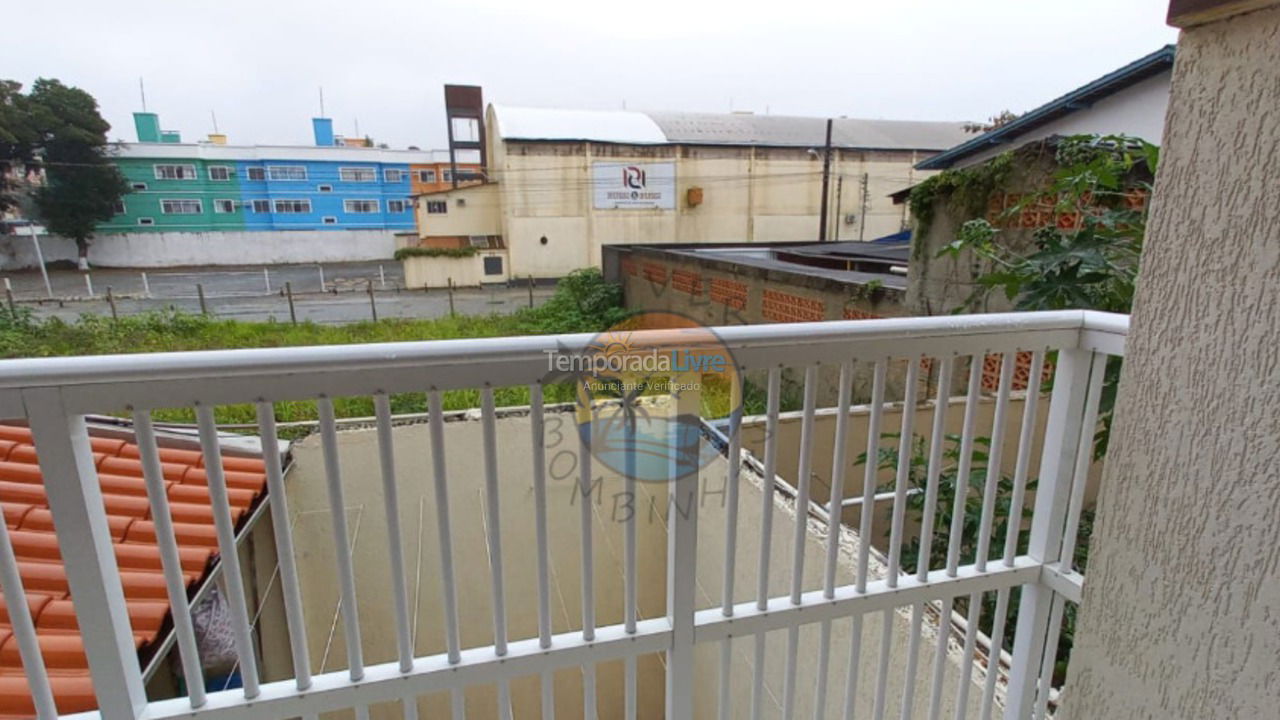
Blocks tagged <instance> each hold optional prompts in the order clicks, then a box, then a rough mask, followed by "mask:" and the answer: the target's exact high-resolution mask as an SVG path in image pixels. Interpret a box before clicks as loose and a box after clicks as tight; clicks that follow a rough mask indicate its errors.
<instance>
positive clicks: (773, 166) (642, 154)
mask: <svg viewBox="0 0 1280 720" xmlns="http://www.w3.org/2000/svg"><path fill="white" fill-rule="evenodd" d="M489 137H490V139H491V146H492V147H491V156H490V166H491V177H492V178H493V179H494V180H496V181H497V187H498V188H499V190H498V196H499V197H500V199H501V200H500V202H501V206H502V215H503V218H502V226H503V235H504V236H505V238H506V241H507V244H508V247H509V248H511V250H512V255H511V262H512V273H513V274H515V275H526V274H533V275H535V276H538V277H547V276H559V275H564V274H566V273H568V272H569V271H571V270H574V269H577V268H580V267H584V266H588V265H598V264H599V262H600V247H601V246H602V245H608V244H622V243H646V244H650V243H717V242H778V241H806V240H815V239H816V238H817V236H818V232H819V228H818V225H819V212H820V206H821V200H822V163H821V160H820V159H819V158H816V157H815V156H814V155H812V154H810V153H809V152H808V151H807V149H805V148H751V147H714V146H712V147H705V146H665V145H664V146H632V145H611V144H607V143H584V142H519V141H505V140H503V139H502V137H501V135H500V133H499V132H498V130H497V128H496V126H495V124H494V122H493V120H492V117H490V119H489ZM923 156H924V155H923V154H917V153H913V152H911V151H893V152H888V151H855V150H838V151H836V152H834V153H833V161H832V168H831V182H830V184H829V187H828V189H827V192H828V201H829V209H830V218H829V225H828V237H830V238H832V239H835V238H839V239H842V240H857V239H860V238H861V239H866V240H871V239H874V238H877V237H881V236H883V235H888V234H891V233H895V232H898V231H899V230H901V229H902V228H903V227H904V223H905V222H906V216H905V212H906V210H905V206H902V205H894V204H893V203H892V200H890V198H889V197H888V196H889V195H890V194H891V193H893V192H895V191H897V190H901V189H902V188H904V187H908V186H910V185H911V184H912V183H914V182H918V181H919V180H920V179H923V178H924V177H926V176H927V175H928V174H929V173H921V172H919V171H916V170H913V169H912V165H914V164H915V162H917V161H918V160H919V159H920V158H921V157H923ZM597 161H609V162H635V163H646V162H673V163H675V164H676V185H677V187H676V208H675V209H674V210H597V209H595V208H594V207H593V203H592V197H591V182H592V177H591V167H592V164H593V163H594V162H597ZM695 187H696V188H701V189H702V191H703V202H702V203H701V204H700V205H696V206H691V205H690V204H689V203H688V197H687V193H688V190H689V189H690V188H695ZM847 215H854V216H855V219H854V221H853V222H846V218H845V216H847ZM423 217H425V216H421V215H420V218H423ZM426 221H428V222H429V221H430V218H426ZM459 234H482V233H480V232H478V231H473V232H462V233H459ZM544 236H545V237H547V238H548V243H547V245H542V244H541V243H540V241H541V238H542V237H544Z"/></svg>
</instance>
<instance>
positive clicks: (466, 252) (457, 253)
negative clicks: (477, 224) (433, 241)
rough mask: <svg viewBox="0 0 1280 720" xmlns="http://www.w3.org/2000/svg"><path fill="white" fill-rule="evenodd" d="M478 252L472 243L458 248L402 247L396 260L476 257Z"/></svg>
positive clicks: (396, 255) (397, 252)
mask: <svg viewBox="0 0 1280 720" xmlns="http://www.w3.org/2000/svg"><path fill="white" fill-rule="evenodd" d="M478 252H480V250H479V249H478V248H475V247H472V246H471V245H467V246H465V247H456V248H441V247H402V248H400V249H399V250H396V254H395V258H396V260H404V259H405V258H411V257H443V258H469V257H475V256H476V253H478Z"/></svg>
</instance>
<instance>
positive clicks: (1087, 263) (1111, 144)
mask: <svg viewBox="0 0 1280 720" xmlns="http://www.w3.org/2000/svg"><path fill="white" fill-rule="evenodd" d="M1159 155H1160V149H1159V148H1158V147H1156V146H1155V145H1152V144H1151V143H1148V142H1146V141H1144V140H1141V139H1137V138H1130V137H1125V136H1122V135H1108V136H1103V137H1097V136H1088V135H1084V136H1075V137H1071V138H1066V139H1064V140H1062V141H1061V142H1060V143H1059V144H1058V147H1057V150H1056V153H1055V159H1056V161H1057V163H1058V165H1059V166H1060V169H1059V170H1058V172H1057V173H1056V174H1055V175H1054V176H1053V179H1052V182H1051V183H1050V184H1049V186H1048V187H1047V188H1045V189H1044V190H1043V191H1041V192H1039V193H1029V194H1027V195H1026V196H1024V197H1023V198H1022V200H1021V202H1020V203H1018V204H1017V205H1015V206H1014V207H1012V208H1010V209H1008V210H1005V211H1004V214H1005V217H1006V218H1007V217H1013V216H1016V215H1017V214H1018V213H1021V212H1022V210H1023V209H1024V208H1026V207H1028V206H1030V205H1039V206H1052V207H1053V211H1054V213H1055V215H1056V216H1057V217H1067V218H1072V217H1075V218H1078V222H1076V223H1073V224H1071V225H1070V226H1068V227H1059V226H1057V225H1049V226H1046V227H1041V228H1038V229H1037V230H1036V231H1035V232H1034V233H1033V235H1032V240H1033V243H1034V244H1033V247H1032V249H1031V252H1029V253H1026V254H1022V253H1018V252H1016V251H1014V250H1013V249H1011V248H1010V247H1009V244H1008V243H1003V242H1001V241H1000V234H1001V233H1002V232H1003V231H1002V230H1000V229H998V228H996V227H995V226H993V225H992V224H991V223H990V222H988V221H987V219H986V218H983V217H977V218H974V219H971V220H968V221H967V222H965V223H964V224H962V225H961V227H960V231H959V233H958V234H957V236H956V239H955V240H954V241H953V242H952V243H950V244H949V245H947V247H946V248H944V249H943V250H942V252H941V253H940V254H941V255H949V256H951V257H956V256H958V255H959V254H960V253H961V252H963V251H965V250H969V251H970V252H972V253H973V254H974V255H976V256H977V257H979V258H982V259H984V260H987V261H989V262H990V263H991V264H992V265H993V266H994V268H995V269H994V270H992V271H991V272H989V273H986V274H984V275H982V276H980V277H979V278H978V287H977V288H976V290H975V293H976V294H985V293H991V292H1001V293H1003V294H1004V295H1005V296H1006V297H1007V298H1008V299H1009V300H1011V301H1013V303H1014V307H1015V308H1017V309H1019V310H1061V309H1076V308H1083V309H1091V310H1105V311H1109V312H1120V313H1127V312H1129V310H1130V308H1131V307H1132V305H1133V292H1134V287H1135V284H1136V282H1137V278H1138V257H1139V255H1140V254H1141V252H1142V240H1143V235H1144V234H1145V232H1146V226H1147V209H1146V204H1145V198H1146V197H1149V196H1150V193H1151V190H1152V187H1151V179H1152V178H1153V177H1154V175H1155V169H1156V165H1157V163H1158V161H1159ZM937 177H941V175H938V176H935V177H934V178H931V179H936V178H937ZM913 197H914V193H913ZM984 202H985V201H984ZM913 210H914V208H913Z"/></svg>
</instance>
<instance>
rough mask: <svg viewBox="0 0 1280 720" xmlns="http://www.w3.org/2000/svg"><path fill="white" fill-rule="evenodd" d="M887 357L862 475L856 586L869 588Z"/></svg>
mask: <svg viewBox="0 0 1280 720" xmlns="http://www.w3.org/2000/svg"><path fill="white" fill-rule="evenodd" d="M886 369H887V368H886V363H885V361H884V360H877V361H876V367H875V378H874V380H873V383H872V385H871V419H870V422H868V423H867V462H866V467H865V471H864V473H863V476H862V517H861V518H860V519H859V522H858V568H857V577H856V578H855V582H854V584H855V588H856V590H857V591H858V592H859V593H864V592H866V591H867V570H868V569H869V568H870V565H871V539H870V538H871V522H872V519H873V518H874V517H875V510H876V475H877V473H878V471H879V464H880V423H881V421H882V419H883V417H884V378H885V371H886Z"/></svg>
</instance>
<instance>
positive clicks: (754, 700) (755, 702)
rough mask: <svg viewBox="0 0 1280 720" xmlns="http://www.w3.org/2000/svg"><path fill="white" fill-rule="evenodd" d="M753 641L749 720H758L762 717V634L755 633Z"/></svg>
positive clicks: (763, 648) (763, 647) (763, 639)
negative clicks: (753, 653) (753, 652)
mask: <svg viewBox="0 0 1280 720" xmlns="http://www.w3.org/2000/svg"><path fill="white" fill-rule="evenodd" d="M754 641H755V643H754V644H755V655H754V662H753V663H752V665H751V720H760V718H761V717H763V715H764V650H765V645H764V641H765V635H764V633H756V635H755V638H754Z"/></svg>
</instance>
